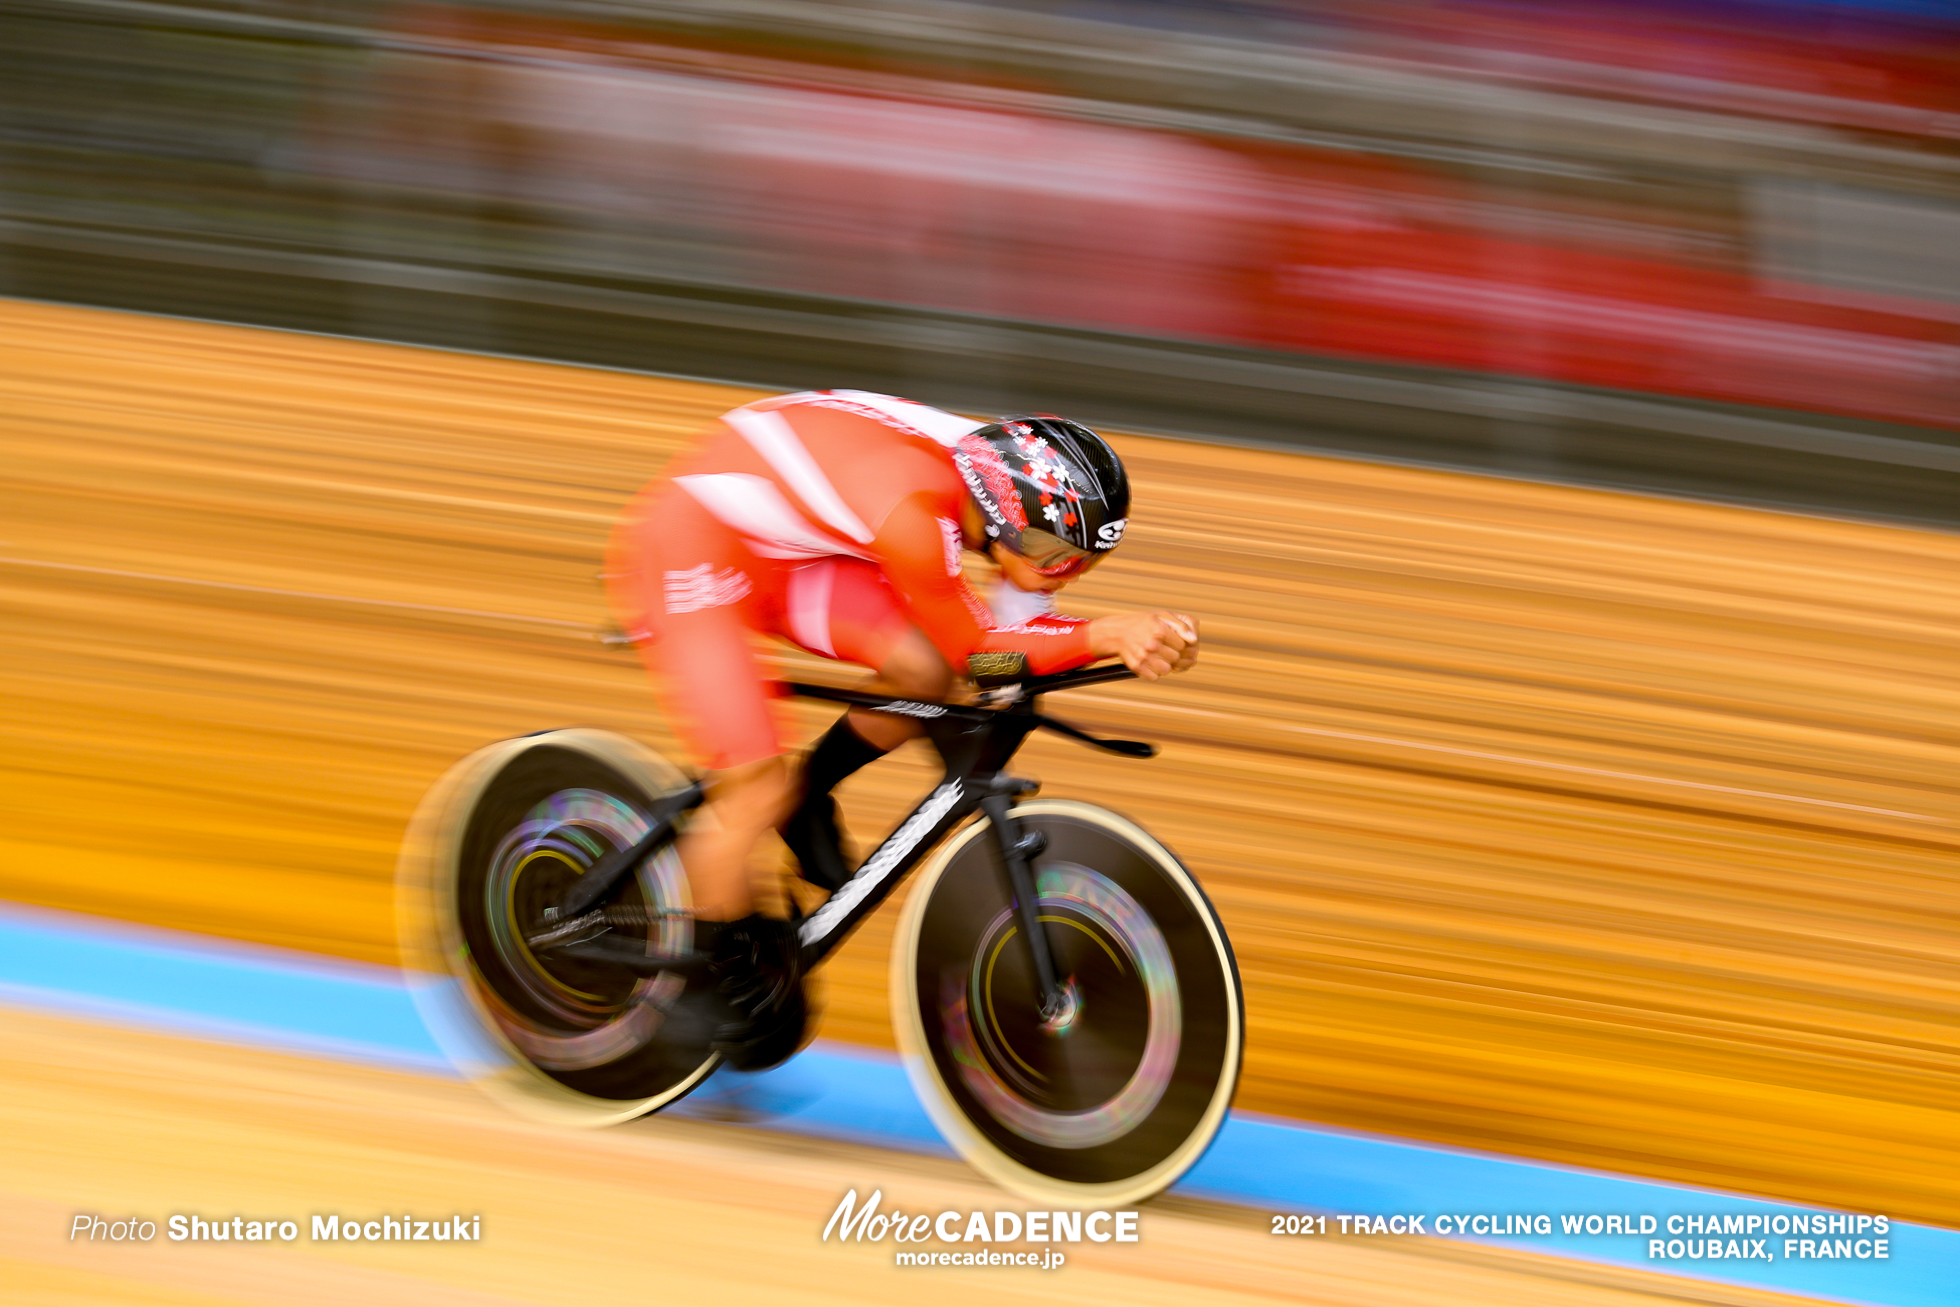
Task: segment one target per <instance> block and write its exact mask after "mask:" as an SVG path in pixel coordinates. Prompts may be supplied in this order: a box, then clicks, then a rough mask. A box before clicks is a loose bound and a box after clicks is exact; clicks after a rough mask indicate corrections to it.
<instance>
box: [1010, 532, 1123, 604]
mask: <svg viewBox="0 0 1960 1307" xmlns="http://www.w3.org/2000/svg"><path fill="white" fill-rule="evenodd" d="M987 554H988V556H989V557H990V558H992V559H993V560H994V562H995V563H996V564H998V565H999V567H1000V573H1001V575H1002V576H1004V577H1006V578H1007V583H1008V584H1009V585H1011V586H1013V587H1014V588H1015V589H1017V590H1026V591H1029V592H1031V593H1038V594H1054V593H1055V592H1056V591H1057V590H1060V589H1061V588H1062V587H1063V586H1065V585H1067V584H1068V583H1069V582H1071V581H1074V580H1078V579H1080V578H1081V577H1082V576H1083V575H1084V574H1085V573H1086V572H1088V570H1089V569H1090V568H1092V567H1094V566H1095V565H1096V564H1097V563H1098V562H1100V561H1102V556H1101V555H1100V554H1096V555H1092V556H1090V557H1089V558H1086V559H1084V560H1083V562H1082V566H1081V567H1079V568H1077V569H1076V570H1075V571H1073V572H1070V573H1069V574H1068V575H1067V576H1048V575H1045V574H1044V573H1041V572H1038V571H1036V570H1035V569H1034V567H1033V565H1032V564H1030V563H1029V562H1028V560H1027V559H1025V558H1022V557H1021V556H1020V555H1019V554H1013V553H1009V552H1008V550H1007V547H1006V546H1005V545H1003V544H1001V543H1000V541H998V540H995V541H992V542H990V543H989V544H988V546H987Z"/></svg>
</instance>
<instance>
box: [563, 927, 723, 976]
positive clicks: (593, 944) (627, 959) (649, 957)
mask: <svg viewBox="0 0 1960 1307" xmlns="http://www.w3.org/2000/svg"><path fill="white" fill-rule="evenodd" d="M551 952H552V954H553V956H555V957H561V958H576V959H578V960H579V961H580V962H601V963H604V964H605V965H607V966H612V967H619V968H621V969H622V970H625V971H631V972H633V973H634V974H635V975H640V976H657V975H659V974H660V973H661V972H663V971H679V972H683V973H685V972H692V971H700V970H702V969H703V968H705V967H706V966H707V965H708V963H709V962H710V961H711V960H712V959H711V958H710V956H709V955H708V954H706V953H648V952H646V951H645V950H644V949H642V948H639V947H636V946H635V945H634V944H633V942H632V941H631V940H625V939H621V938H620V937H618V936H617V935H601V936H599V937H598V938H597V939H588V940H583V941H581V942H579V943H577V944H566V945H564V946H563V947H561V948H555V949H552V950H551Z"/></svg>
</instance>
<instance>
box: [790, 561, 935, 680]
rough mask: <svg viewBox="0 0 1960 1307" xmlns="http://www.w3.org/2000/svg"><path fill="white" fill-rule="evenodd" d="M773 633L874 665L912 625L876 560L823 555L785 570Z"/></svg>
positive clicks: (812, 648) (813, 650) (887, 655)
mask: <svg viewBox="0 0 1960 1307" xmlns="http://www.w3.org/2000/svg"><path fill="white" fill-rule="evenodd" d="M778 616H779V622H778V624H777V625H776V628H775V634H777V635H780V636H781V637H783V638H784V639H786V640H788V641H789V642H790V643H792V644H795V645H798V646H800V647H802V648H804V649H807V650H809V651H810V652H811V653H814V654H821V655H823V656H824V657H825V658H836V659H840V660H842V661H844V662H847V663H857V664H859V665H860V666H863V667H869V668H871V669H872V670H873V671H876V670H877V669H879V668H881V667H883V666H884V665H885V664H886V663H887V662H888V661H889V660H890V658H891V655H892V651H893V650H895V649H896V648H898V646H899V644H900V643H901V642H902V641H903V640H904V639H905V636H906V633H907V632H908V631H910V630H911V629H912V619H911V617H910V616H909V615H907V613H906V611H905V605H904V603H903V602H902V601H901V600H900V599H899V597H898V594H897V592H896V591H894V590H893V589H892V587H891V582H889V581H887V580H886V579H885V574H884V572H883V570H882V569H880V568H879V566H878V565H877V564H876V563H872V562H867V561H866V560H864V559H862V558H823V559H819V560H817V561H816V562H814V563H808V564H806V565H804V566H802V567H799V568H796V569H795V570H793V571H791V572H790V573H789V576H788V579H787V580H786V582H785V584H784V586H783V602H782V608H781V610H780V613H779V615H778Z"/></svg>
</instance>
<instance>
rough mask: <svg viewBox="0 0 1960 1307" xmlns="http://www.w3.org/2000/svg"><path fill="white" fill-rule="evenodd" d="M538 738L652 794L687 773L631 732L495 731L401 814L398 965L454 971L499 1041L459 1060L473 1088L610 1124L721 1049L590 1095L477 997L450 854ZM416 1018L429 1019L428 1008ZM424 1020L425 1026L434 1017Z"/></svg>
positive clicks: (565, 1117) (552, 1117) (686, 1085)
mask: <svg viewBox="0 0 1960 1307" xmlns="http://www.w3.org/2000/svg"><path fill="white" fill-rule="evenodd" d="M541 747H555V748H561V749H568V750H571V751H572V752H575V753H581V754H584V755H585V756H587V757H589V758H592V759H594V760H596V761H598V762H601V763H603V764H605V765H606V766H608V767H611V768H613V769H614V770H615V771H617V772H619V774H620V775H622V776H624V777H626V778H627V779H628V780H630V781H632V782H633V783H634V784H636V785H638V786H640V787H641V789H642V790H644V791H645V792H646V793H647V794H648V795H649V796H653V797H658V796H660V795H663V794H670V793H672V792H674V791H675V790H677V789H681V788H683V787H685V786H686V785H687V783H688V782H687V778H686V777H685V776H683V775H682V774H681V773H680V771H679V770H677V769H676V768H675V767H674V766H673V764H671V763H669V762H668V761H667V760H666V759H665V758H662V757H661V756H660V755H659V754H657V753H655V752H654V751H653V750H652V749H649V748H647V747H646V746H645V745H643V744H641V743H639V742H638V741H636V740H630V739H628V738H626V737H625V736H623V735H617V734H614V733H613V732H611V731H602V730H596V729H592V728H588V727H574V728H568V729H565V730H558V731H546V732H542V733H540V734H537V735H525V736H520V737H518V738H517V739H513V740H499V741H498V742H497V743H495V744H491V745H486V746H485V747H483V748H481V749H478V750H477V751H476V752H475V753H473V754H471V755H470V756H469V757H467V758H465V759H463V760H462V761H461V762H459V763H457V764H456V765H455V766H453V767H451V768H450V769H449V770H448V771H447V772H446V773H444V774H443V776H442V778H441V779H440V780H438V781H437V782H436V783H435V784H434V785H433V786H431V787H430V788H429V792H428V793H427V794H426V795H424V796H423V799H422V802H421V804H420V805H418V806H417V808H416V810H415V815H414V817H413V818H411V819H410V821H409V825H408V833H407V835H406V837H405V838H404V839H403V841H402V851H401V856H400V858H399V859H398V860H397V863H396V869H395V913H396V930H397V935H398V938H399V943H400V947H401V954H402V966H403V967H404V968H405V969H407V970H410V971H421V972H433V973H436V974H438V975H444V976H448V977H450V978H451V979H452V980H454V981H455V982H456V983H455V988H456V989H457V990H460V991H461V994H462V995H463V996H464V998H466V1000H467V1003H468V1008H469V1018H470V1019H471V1020H473V1022H474V1024H475V1025H476V1026H477V1027H479V1028H480V1029H481V1030H482V1032H483V1033H484V1034H485V1035H486V1036H487V1037H488V1038H489V1039H491V1040H492V1041H494V1043H495V1045H496V1047H497V1048H498V1049H499V1050H500V1051H501V1053H502V1059H501V1063H500V1064H499V1065H495V1066H491V1067H487V1068H482V1069H467V1070H466V1074H467V1075H468V1076H469V1078H470V1080H471V1081H472V1083H474V1084H475V1085H476V1086H477V1087H478V1088H480V1089H482V1090H483V1091H484V1092H485V1093H487V1094H489V1095H490V1096H491V1097H492V1098H495V1099H496V1100H497V1101H498V1102H500V1103H502V1104H503V1105H505V1106H506V1107H509V1108H511V1109H512V1110H514V1111H516V1112H519V1113H521V1114H523V1115H525V1116H528V1117H531V1118H533V1119H536V1120H543V1121H547V1122H550V1123H552V1124H556V1125H574V1126H591V1127H597V1126H607V1125H615V1124H618V1123H619V1122H621V1121H629V1120H631V1119H633V1118H634V1117H637V1116H644V1115H645V1114H646V1113H648V1112H652V1111H656V1110H658V1109H659V1108H661V1107H663V1106H665V1105H666V1104H668V1103H670V1102H672V1101H674V1100H675V1099H676V1098H679V1097H680V1096H681V1095H683V1094H685V1093H687V1092H688V1091H689V1090H691V1089H693V1088H694V1087H695V1086H696V1085H698V1084H700V1083H701V1081H702V1080H704V1079H706V1078H707V1076H708V1075H709V1074H710V1073H711V1072H713V1070H714V1069H715V1067H716V1066H717V1065H718V1064H719V1059H718V1058H716V1057H713V1056H710V1057H709V1058H708V1059H707V1061H705V1062H703V1063H702V1064H701V1066H700V1067H699V1068H698V1069H697V1070H696V1071H695V1072H694V1073H693V1074H691V1075H689V1076H688V1077H687V1078H686V1079H684V1080H682V1081H681V1082H680V1083H678V1084H676V1085H674V1086H673V1087H671V1088H669V1089H667V1090H664V1091H662V1092H661V1093H658V1094H654V1095H651V1096H649V1097H647V1098H643V1099H610V1098H598V1097H595V1096H593V1095H591V1094H584V1093H580V1092H579V1091H578V1090H575V1089H571V1088H569V1087H567V1086H565V1085H563V1084H560V1083H559V1082H558V1081H556V1080H553V1079H552V1078H551V1077H550V1076H548V1075H546V1074H545V1073H544V1072H542V1071H540V1070H538V1069H537V1068H536V1067H535V1066H533V1065H531V1063H530V1061H529V1060H528V1059H526V1058H525V1057H524V1056H523V1054H521V1053H519V1052H518V1051H517V1049H516V1048H515V1047H514V1046H513V1045H512V1044H511V1043H510V1041H509V1040H508V1039H506V1038H505V1037H504V1034H503V1032H502V1030H501V1029H500V1028H499V1027H498V1024H497V1022H496V1020H495V1019H494V1018H493V1017H492V1016H491V1014H490V1011H489V1009H488V1008H486V1007H485V1006H484V1005H483V1003H482V1000H481V998H480V996H479V994H478V992H477V986H476V983H475V981H474V980H473V978H472V976H471V975H470V971H471V966H470V963H469V950H468V947H467V946H466V945H465V944H464V942H463V937H462V931H461V928H460V926H459V924H458V922H457V920H456V914H455V888H456V876H457V871H458V867H457V862H458V860H459V858H460V856H461V852H462V840H463V831H464V824H465V823H466V822H467V820H468V818H469V815H470V813H471V812H472V811H474V810H475V808H476V805H477V803H478V802H479V801H480V800H481V799H482V797H483V792H484V790H485V788H486V787H488V785H489V784H490V782H491V781H492V780H493V779H494V778H495V777H496V776H497V775H498V774H499V773H500V772H502V771H503V769H504V768H505V767H506V766H508V765H509V764H510V763H511V761H513V760H514V759H516V758H517V757H518V756H519V755H521V754H523V753H526V752H528V751H529V750H531V749H535V748H541ZM424 1001H428V1000H425V999H423V998H420V997H418V1006H420V1005H421V1004H422V1002H424ZM453 1015H454V1014H452V1019H453ZM424 1019H425V1021H428V1020H429V1018H428V1014H427V1013H426V1012H425V1015H424ZM429 1024H430V1025H431V1028H432V1030H433V1029H434V1028H435V1025H436V1023H435V1022H433V1021H429Z"/></svg>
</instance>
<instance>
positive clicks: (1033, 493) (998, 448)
mask: <svg viewBox="0 0 1960 1307" xmlns="http://www.w3.org/2000/svg"><path fill="white" fill-rule="evenodd" d="M953 463H954V466H956V467H957V468H959V472H960V476H961V477H963V478H965V480H966V488H967V490H968V491H970V492H971V493H972V495H973V498H974V501H975V502H976V503H978V504H979V505H980V512H981V515H982V516H983V517H984V518H985V519H986V527H987V535H988V536H989V537H991V538H992V539H995V540H998V541H1000V542H1001V544H1002V545H1004V546H1005V547H1006V548H1007V550H1008V551H1009V552H1010V553H1013V554H1017V555H1019V556H1020V557H1021V558H1023V559H1025V560H1027V562H1028V564H1029V565H1030V566H1031V567H1033V568H1034V569H1035V570H1036V571H1038V572H1041V573H1043V574H1045V575H1048V576H1068V575H1071V574H1073V573H1075V572H1078V571H1080V570H1082V569H1083V568H1084V567H1086V566H1088V565H1089V563H1090V562H1091V561H1093V560H1094V559H1096V558H1099V557H1101V556H1102V555H1103V554H1106V553H1108V552H1109V551H1110V550H1112V549H1114V548H1116V546H1117V545H1118V544H1119V543H1120V542H1121V541H1122V539H1123V529H1124V527H1126V526H1128V525H1129V514H1130V479H1129V477H1128V476H1127V475H1125V473H1124V471H1123V461H1122V460H1121V459H1119V458H1118V457H1116V451H1115V450H1113V449H1111V448H1110V447H1109V444H1108V442H1107V441H1105V440H1104V439H1103V438H1102V437H1101V436H1099V435H1097V434H1096V433H1095V432H1093V431H1091V430H1089V428H1087V427H1085V426H1083V425H1082V424H1081V423H1079V422H1070V421H1069V420H1068V419H1066V418H1058V417H1055V416H1053V415H1052V414H1030V415H1026V416H1022V417H1007V418H1002V419H1001V420H1000V421H998V422H995V423H992V424H990V425H988V426H984V427H981V428H980V429H979V430H977V431H974V432H972V433H971V434H969V435H966V436H962V437H961V438H960V442H959V444H958V445H956V446H955V447H954V449H953Z"/></svg>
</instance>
